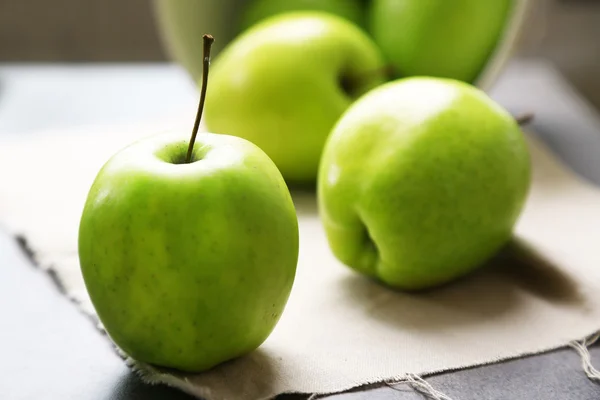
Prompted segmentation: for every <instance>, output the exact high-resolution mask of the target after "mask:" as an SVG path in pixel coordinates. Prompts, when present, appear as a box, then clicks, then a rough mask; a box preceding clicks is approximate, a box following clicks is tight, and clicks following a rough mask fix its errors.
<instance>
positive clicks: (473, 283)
mask: <svg viewBox="0 0 600 400" xmlns="http://www.w3.org/2000/svg"><path fill="white" fill-rule="evenodd" d="M148 132H150V131H149V130H147V129H145V128H141V129H118V128H115V129H113V130H111V131H110V132H107V131H102V132H100V131H97V132H85V131H82V132H75V133H73V134H65V133H61V134H40V135H33V136H30V137H28V138H26V139H14V140H10V141H9V140H7V139H3V140H2V141H0V222H1V223H2V224H3V225H4V226H5V227H6V228H8V229H9V230H10V231H11V232H12V233H13V234H14V235H19V236H22V237H23V238H24V239H25V240H26V242H27V244H28V246H29V247H30V248H31V250H32V251H33V253H34V258H35V260H36V262H37V263H38V264H39V265H41V266H42V267H43V268H46V269H52V270H53V271H55V273H56V275H57V276H58V278H59V280H60V282H61V283H62V285H63V286H64V289H65V292H66V293H67V294H68V295H69V296H70V297H71V298H72V299H74V300H76V301H77V302H78V303H79V304H80V306H81V307H82V309H83V310H84V311H85V312H87V313H89V314H91V315H93V314H94V310H93V307H92V306H91V304H90V302H89V299H88V297H87V294H86V291H85V287H84V285H83V281H82V278H81V275H80V272H79V266H78V261H77V253H76V243H77V227H78V220H79V216H80V212H81V209H82V206H83V202H84V199H85V196H86V194H87V190H88V187H89V185H90V183H91V181H92V179H93V178H94V176H95V174H96V172H97V170H98V169H99V168H100V166H101V165H102V164H103V163H104V162H105V160H106V159H107V158H108V157H109V156H110V155H111V154H112V153H114V152H115V151H116V150H117V149H119V148H120V147H122V146H123V145H125V144H127V143H129V142H131V141H132V140H133V139H134V138H138V137H141V136H144V135H146V134H147V133H148ZM528 140H529V144H530V148H531V152H532V156H533V165H534V178H533V180H534V183H533V187H532V191H531V193H530V196H529V200H528V203H527V206H526V210H525V212H524V214H523V216H522V218H521V220H520V222H519V224H518V227H517V229H516V231H517V235H518V238H519V239H518V240H517V244H516V245H515V246H514V247H515V248H518V250H517V251H514V249H513V251H507V252H503V253H502V254H500V255H499V256H498V257H497V258H496V259H495V260H494V261H493V262H490V263H489V265H487V266H485V267H484V268H482V269H481V270H480V271H478V272H477V273H474V274H472V275H471V276H469V277H467V278H465V279H462V280H460V281H458V282H456V283H453V284H451V285H447V286H445V287H443V288H440V289H437V290H433V291H429V292H427V293H420V294H406V293H399V292H394V291H391V290H389V289H387V288H384V287H382V286H380V285H378V284H377V283H374V282H372V281H370V280H368V279H366V278H363V277H362V276H359V275H356V274H355V273H353V272H351V271H350V270H349V269H347V268H346V267H344V266H342V265H340V264H339V263H338V262H337V261H336V260H335V259H334V257H333V256H332V254H331V253H330V251H329V248H328V246H327V243H326V240H325V236H324V233H323V230H322V228H321V225H320V223H319V220H318V216H317V210H316V206H315V199H314V196H312V195H310V194H296V195H295V201H296V204H297V208H298V216H299V219H300V231H301V237H300V239H301V246H300V248H301V250H300V251H301V254H300V260H299V265H298V273H297V278H296V282H295V285H294V288H293V292H292V295H291V297H290V300H289V303H288V306H287V308H286V310H285V312H284V314H283V316H282V319H281V321H280V323H279V324H278V325H277V327H276V329H275V331H274V332H273V334H272V335H271V336H270V337H269V338H268V340H267V341H266V342H265V343H264V344H263V345H262V346H261V347H260V348H259V349H258V350H256V351H255V352H253V353H252V354H249V355H247V356H245V357H242V358H240V359H237V360H234V361H231V362H227V363H225V364H223V365H221V366H219V367H216V368H214V369H213V370H212V371H210V372H207V373H203V374H197V375H177V374H170V373H166V372H159V371H156V370H154V369H152V368H150V367H149V366H146V365H143V364H139V363H135V362H134V361H132V362H133V364H134V365H135V366H136V368H137V369H139V370H140V371H142V372H143V375H144V376H145V377H146V378H147V379H148V380H150V381H154V382H164V383H167V384H170V385H173V386H176V387H179V388H181V389H183V390H185V391H187V392H189V393H192V394H194V395H198V396H204V397H205V398H206V399H209V400H220V399H249V400H255V399H266V398H271V397H273V396H275V395H277V394H280V393H286V392H302V393H332V392H339V391H344V390H346V389H350V388H353V387H356V386H360V385H364V384H367V383H374V382H382V381H386V380H390V379H395V378H401V377H403V376H405V375H406V374H429V373H433V372H438V371H444V370H451V369H458V368H464V367H470V366H475V365H480V364H485V363H491V362H495V361H498V360H502V359H507V358H513V357H518V356H522V355H526V354H532V353H537V352H542V351H545V350H549V349H554V348H557V347H561V346H564V345H566V344H567V343H569V342H570V341H573V340H578V339H582V338H584V337H586V336H587V335H590V334H592V333H593V332H596V331H598V330H600V250H599V246H598V243H599V240H600V191H599V190H598V189H596V188H594V187H592V186H591V185H589V184H588V183H586V182H584V181H582V180H580V179H579V178H577V177H576V176H575V175H574V174H573V173H571V172H569V171H568V170H567V169H565V168H564V167H563V166H562V165H561V164H559V163H558V162H557V161H556V159H555V158H554V157H553V156H552V155H551V154H550V153H549V151H548V150H547V149H546V148H545V147H544V146H543V145H542V144H541V143H540V142H539V141H538V140H537V139H536V138H535V136H534V135H533V134H528ZM535 253H537V255H536V254H535ZM24 290H26V288H24ZM130 361H131V360H130Z"/></svg>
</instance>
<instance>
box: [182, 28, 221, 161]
mask: <svg viewBox="0 0 600 400" xmlns="http://www.w3.org/2000/svg"><path fill="white" fill-rule="evenodd" d="M202 39H204V60H203V68H202V88H201V89H200V102H199V103H198V112H197V113H196V121H194V128H193V129H192V137H191V138H190V144H189V146H188V151H187V155H186V157H185V162H186V164H187V163H190V162H191V161H192V152H193V150H194V143H196V135H197V134H198V128H199V127H200V119H201V118H202V110H204V102H205V101H206V87H207V86H208V69H209V66H210V47H211V46H212V44H213V42H214V41H215V39H214V38H213V37H212V35H204V36H202Z"/></svg>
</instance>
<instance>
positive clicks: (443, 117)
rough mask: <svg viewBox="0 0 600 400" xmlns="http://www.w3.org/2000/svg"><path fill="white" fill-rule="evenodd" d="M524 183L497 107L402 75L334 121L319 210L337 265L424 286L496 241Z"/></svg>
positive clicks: (514, 139) (524, 152) (479, 259)
mask: <svg viewBox="0 0 600 400" xmlns="http://www.w3.org/2000/svg"><path fill="white" fill-rule="evenodd" d="M529 183H530V162H529V154H528V149H527V145H526V143H525V139H524V136H523V134H522V132H521V130H520V128H519V126H518V125H517V123H516V122H515V121H514V119H513V117H511V115H510V114H509V113H508V112H506V111H505V110H504V109H502V108H501V107H500V106H499V105H497V104H496V103H495V102H494V101H493V100H491V99H490V98H489V97H488V96H487V95H486V94H484V93H483V92H481V91H480V90H478V89H476V88H474V87H472V86H470V85H467V84H464V83H462V82H458V81H453V80H447V79H434V78H409V79H404V80H399V81H396V82H391V83H388V84H386V85H383V86H381V87H380V88H377V89H375V90H373V91H371V92H370V93H368V94H367V95H365V96H364V97H363V98H361V99H359V101H357V102H356V103H355V104H354V105H353V106H352V107H351V108H350V109H349V110H348V112H347V113H345V114H344V116H343V117H342V118H341V119H340V121H339V122H338V124H337V125H336V126H335V128H334V129H333V132H332V134H331V136H330V138H329V140H328V142H327V145H326V148H325V151H324V154H323V161H322V164H321V170H320V176H319V204H320V212H321V218H322V220H323V224H324V226H325V229H326V232H327V237H328V241H329V243H330V245H331V248H332V251H333V253H334V254H335V255H336V256H337V258H338V259H340V260H341V261H342V262H343V263H345V264H346V265H348V266H350V267H351V268H353V269H355V270H357V271H359V272H361V273H364V274H367V275H369V276H373V277H376V278H378V279H380V280H382V281H384V282H385V283H387V284H389V285H392V286H395V287H399V288H403V289H424V288H430V287H432V286H436V285H439V284H442V283H447V282H448V281H450V280H452V279H455V278H458V277H460V276H462V275H464V274H466V273H467V272H469V271H471V270H473V269H475V268H477V267H478V266H480V265H481V264H482V263H483V262H484V261H486V259H488V258H489V257H491V256H492V255H493V254H494V253H495V252H497V251H498V250H499V249H500V247H501V246H503V245H504V244H506V242H507V241H508V240H509V238H510V236H511V232H512V229H513V225H514V224H515V222H516V220H517V218H518V217H519V214H520V212H521V209H522V207H523V205H524V202H525V198H526V195H527V191H528V188H529Z"/></svg>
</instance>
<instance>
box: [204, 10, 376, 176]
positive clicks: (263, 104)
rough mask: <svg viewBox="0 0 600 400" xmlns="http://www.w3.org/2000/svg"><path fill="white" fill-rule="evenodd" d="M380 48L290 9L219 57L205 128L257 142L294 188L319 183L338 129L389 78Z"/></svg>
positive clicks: (337, 21)
mask: <svg viewBox="0 0 600 400" xmlns="http://www.w3.org/2000/svg"><path fill="white" fill-rule="evenodd" d="M383 64H384V63H383V59H382V56H381V55H380V53H379V50H378V49H377V46H376V45H375V44H374V43H373V42H372V41H371V39H369V37H368V36H367V35H366V34H365V33H364V32H363V31H362V30H361V29H359V28H358V27H356V26H355V25H354V24H352V23H350V22H348V21H346V20H344V19H343V18H341V17H338V16H334V15H331V14H327V13H322V12H309V11H307V12H303V11H298V12H291V13H285V14H280V15H277V16H274V17H271V18H267V19H265V20H263V21H262V22H260V23H258V24H256V25H254V26H253V27H252V28H250V29H248V30H246V31H245V32H244V33H243V34H241V35H240V36H239V37H238V38H237V39H236V40H235V41H234V42H232V43H230V44H229V45H228V46H227V47H226V48H225V49H224V50H223V52H221V53H220V54H219V56H218V57H217V58H216V59H215V62H214V66H213V73H212V75H211V85H210V87H209V89H208V94H207V105H206V110H205V124H206V127H207V128H208V130H210V131H212V132H216V133H219V132H225V133H227V134H231V135H235V136H239V137H242V138H245V139H247V140H250V141H251V142H253V143H254V144H256V145H258V146H259V147H260V148H261V149H262V150H263V151H265V152H266V153H267V155H268V156H269V157H270V158H271V159H272V160H273V161H274V162H275V164H276V165H277V166H278V168H279V170H280V171H281V173H282V175H283V177H284V179H286V181H287V182H288V183H291V184H294V185H296V184H309V185H314V184H315V182H316V176H317V170H318V165H319V159H320V156H321V152H322V150H323V145H324V143H325V140H326V138H327V136H328V134H329V132H330V131H331V128H332V127H333V125H334V124H335V122H336V121H337V120H338V118H339V117H340V116H341V115H342V113H343V112H344V111H345V110H346V109H347V108H348V106H350V104H352V102H353V101H354V100H355V99H356V98H357V97H358V96H360V95H361V94H363V93H365V92H366V91H368V90H370V89H372V88H374V87H375V86H377V85H379V84H381V83H382V82H384V80H385V71H384V70H383V68H382V67H383Z"/></svg>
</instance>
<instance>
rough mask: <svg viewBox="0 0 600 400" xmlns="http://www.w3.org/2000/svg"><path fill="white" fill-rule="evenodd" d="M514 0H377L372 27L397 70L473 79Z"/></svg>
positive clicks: (403, 73)
mask: <svg viewBox="0 0 600 400" xmlns="http://www.w3.org/2000/svg"><path fill="white" fill-rule="evenodd" d="M515 2H516V0H373V1H372V3H371V6H370V10H369V17H368V19H369V22H368V25H369V31H370V32H371V34H372V35H373V38H374V39H375V42H376V43H377V44H378V45H379V46H380V47H381V49H382V51H383V54H384V55H385V56H386V57H387V59H388V61H389V62H390V63H391V64H392V66H393V67H394V69H395V70H396V71H397V73H398V74H399V76H402V77H407V76H424V75H427V76H434V77H445V78H452V79H459V80H463V81H465V82H469V83H473V82H474V81H475V80H476V78H477V77H478V76H479V75H480V74H481V72H483V70H484V68H485V65H486V64H487V62H488V60H489V58H490V56H491V54H492V52H493V51H494V49H495V48H496V46H497V45H498V43H499V41H500V40H501V39H502V34H503V32H504V31H505V29H506V27H507V22H508V19H509V12H510V10H511V5H512V4H513V3H515Z"/></svg>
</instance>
